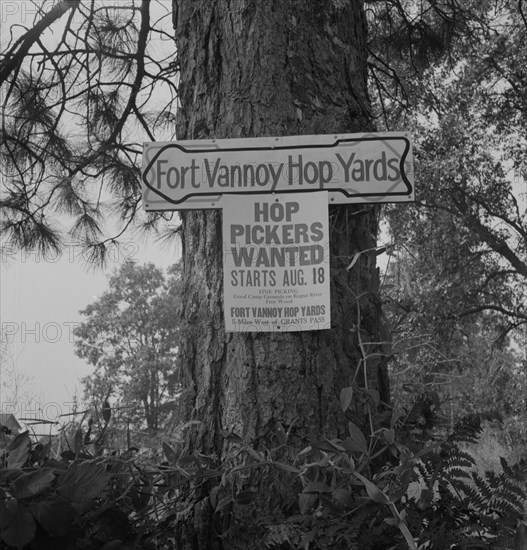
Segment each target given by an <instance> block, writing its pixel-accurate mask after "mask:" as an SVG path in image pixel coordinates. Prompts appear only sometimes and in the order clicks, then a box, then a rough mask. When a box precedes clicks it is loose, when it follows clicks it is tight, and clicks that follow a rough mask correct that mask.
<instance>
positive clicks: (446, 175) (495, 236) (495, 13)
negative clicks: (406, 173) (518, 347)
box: [370, 0, 527, 341]
mask: <svg viewBox="0 0 527 550" xmlns="http://www.w3.org/2000/svg"><path fill="white" fill-rule="evenodd" d="M371 12H372V14H374V16H373V15H372V17H371V33H370V49H371V50H372V57H371V71H372V74H373V75H374V78H373V79H372V82H373V83H374V87H373V89H374V90H376V89H378V90H381V91H383V92H384V93H383V94H382V95H379V94H378V95H377V97H378V98H379V99H378V106H379V110H380V112H381V113H383V114H384V117H382V118H381V120H383V121H384V123H385V124H386V125H387V126H388V127H393V126H395V127H405V128H406V129H408V130H409V131H410V132H411V133H412V135H413V136H414V140H415V156H416V167H417V171H416V191H417V194H416V196H417V201H416V204H415V205H413V206H411V205H405V206H404V207H401V206H400V205H390V206H388V207H387V208H386V209H385V210H384V214H385V219H386V220H387V221H388V226H389V230H390V232H391V234H392V236H393V239H394V242H395V244H397V245H401V246H404V247H405V249H406V251H407V252H408V253H402V254H401V255H400V257H399V259H400V260H401V261H404V262H409V263H410V265H408V266H407V269H406V273H408V274H410V273H411V274H412V275H411V277H410V280H409V281H408V283H409V285H410V286H411V287H412V289H413V294H414V297H415V296H417V295H418V296H419V300H417V301H416V300H414V302H413V305H412V307H413V308H414V310H415V311H418V312H419V316H420V319H421V320H420V323H422V320H423V318H424V317H426V316H427V313H428V319H431V318H432V316H433V317H434V318H435V321H434V323H433V324H434V327H431V325H430V324H428V326H427V330H429V329H431V328H432V329H433V332H435V333H436V334H437V333H438V331H442V332H444V333H449V332H451V331H452V330H454V331H455V330H456V327H457V326H462V325H463V323H465V322H466V323H468V324H471V323H473V322H474V321H475V320H477V319H478V318H480V317H481V315H479V314H484V315H486V318H487V320H488V319H490V318H492V319H494V320H495V323H494V326H495V334H494V337H493V338H494V339H495V340H497V341H499V340H503V339H505V338H506V336H507V334H508V333H509V332H510V331H516V333H517V332H518V330H519V329H520V328H521V327H526V326H527V303H526V301H525V296H526V295H527V214H526V209H525V195H523V198H522V193H525V185H526V179H527V123H526V121H527V117H526V113H527V73H526V72H525V63H524V59H525V58H526V57H527V42H526V41H525V32H526V31H527V19H526V17H525V8H524V6H523V2H516V1H512V0H498V1H496V2H459V1H457V0H444V1H442V2H433V3H430V5H429V6H428V7H427V9H423V10H418V9H417V7H416V4H415V3H414V2H409V1H397V0H395V1H393V2H376V3H373V4H372V7H371ZM375 85H376V86H375ZM408 298H409V296H408V295H406V296H405V299H406V300H407V302H408ZM406 305H407V306H408V303H407V304H406ZM440 325H441V326H440ZM421 326H422V325H421ZM443 341H444V340H443Z"/></svg>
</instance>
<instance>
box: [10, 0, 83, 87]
mask: <svg viewBox="0 0 527 550" xmlns="http://www.w3.org/2000/svg"><path fill="white" fill-rule="evenodd" d="M79 3H80V0H62V1H61V2H59V3H58V4H56V5H55V6H54V7H53V8H52V9H51V10H50V11H49V12H48V13H46V15H44V17H43V18H42V19H41V20H40V21H39V22H38V23H37V24H36V25H35V26H34V27H33V28H32V29H30V30H29V31H27V32H26V34H25V35H24V36H23V37H21V38H20V39H19V40H17V41H16V42H15V44H13V46H12V48H11V49H10V50H9V51H8V52H7V53H6V56H5V58H4V59H3V61H2V63H1V64H0V86H1V85H2V84H3V83H4V82H5V81H6V80H7V78H8V77H9V75H10V74H11V73H12V72H13V71H14V70H16V69H18V68H19V67H20V65H21V64H22V62H23V61H24V58H25V56H26V54H27V53H28V52H29V50H30V49H31V46H33V44H34V43H35V42H36V41H37V40H38V39H39V38H40V35H41V34H42V33H43V32H44V31H45V30H46V29H47V28H48V27H49V26H51V25H52V24H53V23H54V22H55V21H57V20H58V19H60V18H61V17H62V16H63V15H64V14H65V13H66V12H67V11H68V10H70V9H72V10H76V9H77V6H78V5H79Z"/></svg>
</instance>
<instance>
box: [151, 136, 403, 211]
mask: <svg viewBox="0 0 527 550" xmlns="http://www.w3.org/2000/svg"><path fill="white" fill-rule="evenodd" d="M322 190H325V191H328V192H329V203H330V204H331V203H334V204H339V203H374V202H405V201H413V200H414V184H413V156H412V146H411V142H410V139H409V137H408V135H407V134H405V133H396V132H387V133H371V134H331V135H317V136H289V137H269V138H248V139H228V140H195V141H177V142H153V143H145V145H144V151H143V202H144V206H145V208H146V210H183V209H205V208H222V207H223V206H224V197H226V196H227V195H229V194H234V193H243V194H244V195H255V194H261V193H276V194H280V193H306V192H307V193H309V192H318V191H322Z"/></svg>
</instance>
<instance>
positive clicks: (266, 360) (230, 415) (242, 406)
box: [174, 0, 388, 549]
mask: <svg viewBox="0 0 527 550" xmlns="http://www.w3.org/2000/svg"><path fill="white" fill-rule="evenodd" d="M174 24H175V32H176V36H177V41H178V55H179V60H180V64H181V81H180V101H181V107H180V109H179V112H178V117H179V118H178V138H179V139H202V138H233V137H257V136H280V135H297V134H329V133H344V132H364V131H369V130H372V126H371V122H370V117H369V100H368V96H367V92H366V55H367V54H366V22H365V16H364V13H363V10H362V2H360V1H359V0H324V1H322V0H320V1H314V0H312V1H306V0H236V1H235V2H233V1H232V2H231V1H227V0H192V1H190V0H174ZM377 217H378V208H377V207H374V206H370V205H362V206H360V207H355V206H350V207H335V208H332V210H331V211H330V227H331V228H332V232H331V307H332V319H331V323H332V328H331V330H325V331H313V332H297V333H283V334H273V333H271V334H269V333H249V334H242V333H238V334H230V333H225V331H224V323H223V309H222V302H223V296H222V292H223V289H222V230H221V212H220V211H187V212H184V213H182V220H183V251H184V275H183V278H184V289H183V290H184V310H183V331H184V332H183V334H184V337H183V347H182V354H181V368H182V370H183V376H184V380H183V384H184V394H183V400H182V406H183V414H184V419H186V420H200V421H201V422H202V424H201V425H200V426H199V427H196V428H195V429H194V428H193V429H194V431H193V433H192V434H191V440H190V450H196V451H199V452H202V453H205V454H215V455H216V456H218V457H219V458H220V459H221V458H224V457H225V455H226V453H228V452H229V450H228V449H229V447H228V445H227V444H226V442H225V441H224V434H225V433H226V432H231V431H234V432H235V433H236V434H238V435H240V436H241V437H242V438H244V439H245V440H246V441H248V442H253V443H254V444H255V445H256V442H257V441H258V442H259V444H260V445H262V444H263V443H262V441H263V440H265V437H264V436H265V433H266V429H267V428H269V427H270V426H272V425H273V424H274V423H275V422H276V421H277V420H278V421H280V422H281V423H282V425H284V426H285V427H286V429H287V427H288V426H290V425H291V424H292V423H295V427H296V429H295V433H300V434H306V435H307V434H308V432H310V433H312V432H316V433H321V434H324V435H325V436H327V437H333V436H338V435H341V436H342V435H343V434H344V430H345V425H346V424H347V419H346V417H345V415H344V414H343V413H342V411H341V409H340V406H339V393H340V390H341V389H342V388H343V387H345V386H349V385H351V383H352V379H354V376H355V373H356V369H357V368H358V366H360V365H361V359H362V358H363V356H362V352H361V349H360V346H359V339H362V341H363V342H380V341H381V340H385V336H381V334H380V326H381V322H380V315H381V312H380V303H379V299H378V275H377V270H376V267H375V256H374V255H373V256H372V255H371V254H363V255H361V257H360V259H359V261H358V262H357V263H356V264H355V265H354V266H353V268H352V269H350V270H347V269H346V268H347V266H348V265H349V263H350V261H351V259H352V258H353V256H354V254H355V253H356V252H357V251H362V250H365V249H369V248H371V247H373V246H375V242H376V232H377ZM359 312H360V318H359ZM364 349H366V350H367V352H369V351H372V350H373V347H372V346H371V345H368V344H366V346H365V348H363V351H364ZM366 370H367V379H366V380H364V377H363V372H364V371H363V369H362V367H361V368H360V369H359V371H360V372H359V375H358V376H357V377H356V379H355V383H356V384H359V385H360V386H361V387H363V388H364V387H365V386H366V387H367V388H370V389H376V390H377V391H378V392H379V394H380V395H381V398H382V399H383V400H387V399H388V386H387V383H386V380H387V377H386V369H385V366H383V362H382V360H378V359H377V360H374V359H370V360H369V361H368V362H367V369H366ZM347 414H348V418H350V417H351V416H353V415H355V416H354V420H355V421H356V422H357V423H359V424H360V425H365V424H366V423H365V419H364V418H361V417H360V416H359V415H360V414H363V412H362V410H361V412H360V413H359V409H358V408H357V409H354V408H353V407H351V408H350V411H348V413H347ZM350 415H351V416H350ZM203 496H205V495H203ZM198 509H199V510H201V511H200V512H198V511H197V510H198ZM206 509H207V503H206V500H204V501H203V502H202V505H201V507H199V506H198V507H197V508H196V511H195V515H194V518H193V520H192V521H189V522H188V525H187V527H186V529H187V531H186V534H185V535H184V536H183V538H184V539H185V541H186V542H185V545H184V546H183V545H182V546H181V548H189V549H190V548H200V549H204V548H215V546H214V543H213V542H212V540H211V537H213V535H212V532H211V530H210V529H209V527H208V526H207V525H206V523H207V521H206V519H203V518H206V515H207V510H206ZM198 516H200V517H201V518H202V519H199V518H198ZM203 522H204V523H203ZM198 525H200V527H197V526H198ZM192 530H194V531H195V532H194V533H192ZM181 543H182V544H183V540H182V541H181ZM256 547H257V546H253V548H256Z"/></svg>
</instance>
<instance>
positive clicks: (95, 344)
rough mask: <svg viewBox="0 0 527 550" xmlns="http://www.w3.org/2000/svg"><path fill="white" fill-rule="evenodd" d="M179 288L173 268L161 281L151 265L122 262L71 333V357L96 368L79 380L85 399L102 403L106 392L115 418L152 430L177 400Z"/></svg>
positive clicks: (176, 267) (161, 423)
mask: <svg viewBox="0 0 527 550" xmlns="http://www.w3.org/2000/svg"><path fill="white" fill-rule="evenodd" d="M179 285H180V272H179V267H178V266H174V267H172V268H170V269H169V277H168V279H165V277H164V276H163V273H162V271H161V270H160V269H158V268H156V267H155V266H154V265H153V264H151V263H150V264H146V265H144V266H138V265H135V264H134V263H132V262H127V263H125V264H123V265H122V267H121V268H120V269H119V270H118V271H116V272H115V273H114V274H113V276H111V277H110V279H109V288H108V290H107V291H105V292H104V293H103V294H102V295H101V296H100V297H99V298H98V299H97V300H96V301H95V302H93V303H92V304H90V305H89V306H88V307H86V309H84V310H83V311H81V313H82V315H83V316H84V317H85V318H86V320H85V321H84V322H82V323H81V324H80V325H79V326H78V327H76V328H75V331H74V334H75V337H76V342H75V351H76V354H77V355H78V356H79V357H81V358H82V359H85V360H86V361H87V362H88V363H89V364H90V365H92V366H94V367H95V370H94V372H93V373H92V374H90V375H89V376H87V377H85V378H84V379H83V381H82V382H83V384H84V389H85V395H86V398H87V399H95V400H97V401H98V402H99V403H100V404H102V403H103V402H104V400H105V399H106V396H107V395H108V394H110V395H111V397H112V398H113V400H114V402H116V405H117V406H116V412H117V413H118V415H117V417H120V418H121V419H122V420H123V421H124V420H129V421H130V422H131V423H132V424H133V425H134V426H135V427H136V428H142V427H145V426H146V428H148V430H149V431H152V432H155V431H156V430H158V429H159V428H161V427H162V425H163V421H164V420H165V419H166V417H167V414H168V413H169V412H170V411H173V410H174V406H175V399H176V398H177V389H178V386H177V382H176V377H177V366H176V354H177V352H178V347H179V303H180V286H179Z"/></svg>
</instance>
